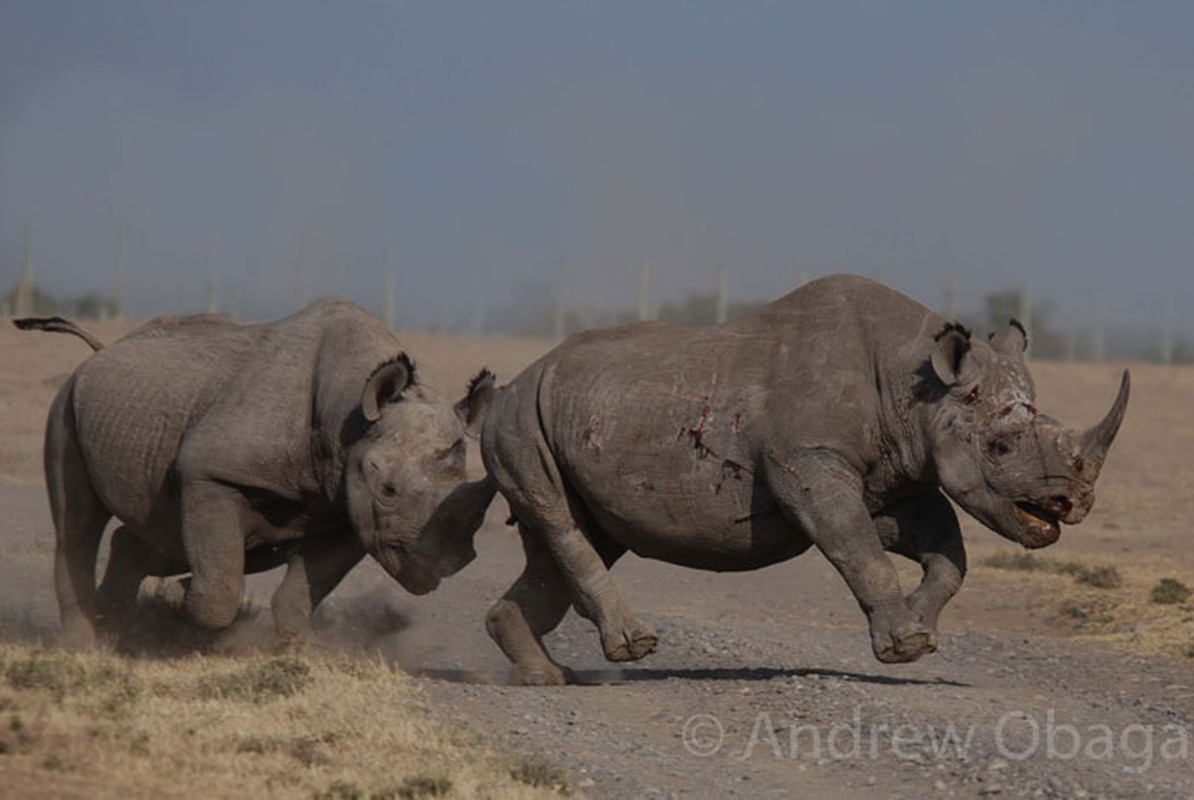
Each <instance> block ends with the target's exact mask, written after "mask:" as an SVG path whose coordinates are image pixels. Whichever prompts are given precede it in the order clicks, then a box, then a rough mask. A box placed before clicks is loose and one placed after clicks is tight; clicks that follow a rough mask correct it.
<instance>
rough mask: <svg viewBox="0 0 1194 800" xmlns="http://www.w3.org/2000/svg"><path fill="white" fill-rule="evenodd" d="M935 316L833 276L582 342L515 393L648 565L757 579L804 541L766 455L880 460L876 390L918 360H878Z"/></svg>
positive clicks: (605, 522)
mask: <svg viewBox="0 0 1194 800" xmlns="http://www.w3.org/2000/svg"><path fill="white" fill-rule="evenodd" d="M926 314H931V312H928V310H927V309H924V307H923V306H920V305H919V304H917V303H914V302H912V301H910V300H908V299H907V298H904V297H903V296H902V295H898V294H897V293H894V292H890V291H889V290H886V289H883V287H880V286H878V285H877V284H874V283H871V282H870V281H866V280H864V279H852V278H842V279H836V278H834V279H826V280H823V281H818V282H816V283H814V284H811V285H810V286H808V287H806V288H805V289H803V290H800V291H798V292H795V293H793V294H791V295H788V296H787V297H785V298H782V299H780V300H779V301H776V302H775V303H772V304H770V305H769V306H766V307H764V308H763V309H762V310H760V311H759V312H757V313H755V314H753V315H750V316H749V317H746V318H744V319H742V320H740V321H738V322H735V323H731V324H729V325H722V326H718V327H715V328H706V329H692V328H683V327H679V326H672V325H662V324H658V323H647V324H636V325H629V326H624V327H621V328H614V329H609V330H605V331H597V332H592V333H587V334H582V335H580V336H578V337H574V338H573V339H571V340H569V341H568V342H566V343H564V344H563V345H561V346H560V347H559V348H557V349H556V350H554V351H552V353H550V354H548V355H547V356H545V357H544V358H543V359H542V360H541V361H540V362H539V363H538V364H536V365H535V366H533V367H532V368H531V369H528V370H527V372H526V373H524V375H523V376H520V377H519V378H518V379H517V380H518V381H520V382H537V384H538V385H537V387H536V391H535V392H531V391H528V389H530V387H529V386H520V387H519V388H520V391H519V392H518V396H519V397H520V398H529V397H535V399H536V402H538V404H539V419H540V420H541V424H542V425H543V428H544V436H545V439H546V441H547V443H548V446H549V448H550V450H551V453H552V455H553V457H554V460H555V461H556V463H557V464H558V465H559V467H560V472H561V476H562V478H563V479H564V481H565V483H566V484H567V485H568V486H569V488H570V489H571V490H572V491H573V492H574V493H575V494H576V495H577V496H578V497H579V498H580V499H581V500H583V501H584V505H585V507H586V509H587V510H588V511H589V513H591V514H592V516H593V518H594V520H595V521H596V522H597V523H598V524H599V525H600V527H601V528H602V529H603V530H604V531H605V532H606V533H608V534H610V535H612V536H614V538H617V539H621V540H622V541H623V543H624V544H626V545H628V546H630V548H631V549H632V550H634V551H635V552H638V553H639V554H640V555H646V556H652V555H656V554H659V555H660V556H661V557H663V554H666V558H667V560H670V561H675V562H679V563H686V564H689V565H692V566H702V565H703V564H705V563H706V562H708V563H714V562H715V563H717V564H718V565H719V566H720V568H722V569H725V568H734V566H737V567H739V568H743V569H746V568H752V567H755V566H758V565H760V564H761V563H769V562H770V561H773V560H782V559H783V558H786V557H788V556H789V555H791V553H792V551H793V549H794V548H799V546H800V543H799V542H794V541H793V538H792V535H791V529H790V527H789V526H787V525H786V524H784V523H783V521H782V520H781V519H780V518H779V517H778V514H777V513H776V511H775V507H774V505H773V504H772V503H771V502H770V500H769V498H768V494H767V492H766V491H765V490H764V489H763V487H762V485H761V481H762V476H761V472H762V463H761V462H762V459H763V458H764V457H765V455H766V453H768V452H774V453H779V454H784V453H791V452H793V451H795V450H797V449H800V448H827V449H832V450H834V451H836V452H840V453H842V454H843V456H845V457H847V458H848V459H849V460H850V461H852V462H853V463H855V464H856V465H857V466H858V468H859V469H860V470H861V471H864V472H865V471H866V470H867V469H868V465H869V464H870V463H871V462H875V461H878V460H879V459H880V457H881V453H880V450H881V449H882V447H883V442H882V436H881V431H880V429H881V427H882V425H881V421H880V416H881V413H882V402H881V400H880V397H879V392H878V391H877V389H878V388H879V387H878V385H877V384H879V383H881V382H882V381H885V380H888V378H887V377H886V372H888V371H891V372H893V373H895V374H899V375H902V374H903V373H905V372H909V373H910V371H911V368H910V366H908V365H909V364H911V363H912V361H907V362H906V363H905V362H903V361H901V363H900V364H899V365H884V366H882V367H879V366H877V364H878V363H879V362H880V361H882V360H884V359H887V360H892V359H897V358H899V355H898V353H897V352H894V351H893V348H894V349H895V350H898V349H899V344H898V343H899V342H902V341H904V340H906V339H914V338H916V337H917V336H918V335H919V331H920V329H921V328H922V327H926V326H927V325H928V323H926V322H924V317H925V315H926ZM522 402H525V400H523V401H522ZM499 413H500V414H508V413H510V410H509V409H505V408H502V409H500V410H499ZM736 554H737V555H738V556H740V557H741V559H742V561H741V562H740V563H738V564H736V565H735V563H734V557H735V555H736ZM710 559H713V561H710Z"/></svg>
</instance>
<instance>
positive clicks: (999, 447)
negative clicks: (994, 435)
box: [987, 439, 1012, 456]
mask: <svg viewBox="0 0 1194 800" xmlns="http://www.w3.org/2000/svg"><path fill="white" fill-rule="evenodd" d="M1011 451H1012V446H1011V445H1010V444H1008V443H1007V442H1006V441H1004V440H1003V439H992V440H991V441H990V442H988V443H987V452H989V453H990V454H991V455H993V456H1006V455H1007V454H1008V453H1010V452H1011Z"/></svg>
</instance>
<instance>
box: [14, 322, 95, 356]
mask: <svg viewBox="0 0 1194 800" xmlns="http://www.w3.org/2000/svg"><path fill="white" fill-rule="evenodd" d="M12 324H13V325H16V326H17V327H18V328H20V329H21V330H23V331H49V332H51V333H73V334H74V335H75V336H78V337H79V338H80V339H82V340H83V341H85V342H87V345H88V346H89V347H90V348H91V349H92V350H96V351H99V350H102V349H103V347H104V343H103V342H101V341H100V340H99V339H97V338H95V337H94V336H92V335H91V334H90V333H88V332H87V331H85V330H83V329H82V328H80V327H79V326H78V325H76V324H75V323H73V322H71V321H70V320H69V319H63V318H62V317H23V318H21V319H14V320H13V321H12Z"/></svg>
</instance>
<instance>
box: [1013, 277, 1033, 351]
mask: <svg viewBox="0 0 1194 800" xmlns="http://www.w3.org/2000/svg"><path fill="white" fill-rule="evenodd" d="M1016 316H1017V318H1018V319H1019V320H1020V324H1021V325H1023V326H1024V332H1025V334H1026V335H1027V337H1028V347H1026V348H1025V349H1024V356H1025V357H1027V356H1029V355H1030V354H1031V353H1032V299H1031V298H1030V297H1029V296H1028V287H1027V286H1025V287H1024V288H1023V289H1022V290H1020V308H1019V310H1018V311H1017V312H1016Z"/></svg>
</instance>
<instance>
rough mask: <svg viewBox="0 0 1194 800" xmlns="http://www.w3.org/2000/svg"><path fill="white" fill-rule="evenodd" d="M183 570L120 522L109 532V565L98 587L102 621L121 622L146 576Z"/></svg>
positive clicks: (105, 623) (119, 624) (114, 625)
mask: <svg viewBox="0 0 1194 800" xmlns="http://www.w3.org/2000/svg"><path fill="white" fill-rule="evenodd" d="M186 571H187V567H186V565H185V564H182V563H180V562H178V561H175V560H174V559H172V558H168V557H166V556H164V555H162V554H161V553H159V552H158V551H157V550H155V549H154V548H153V547H151V546H150V545H149V544H148V543H147V542H146V541H145V540H144V539H143V538H142V537H141V536H139V535H138V534H137V533H135V532H134V531H133V530H132V529H131V528H129V527H128V526H126V525H122V526H120V527H119V528H117V529H116V530H115V531H114V532H113V533H112V543H111V545H110V547H109V554H108V566H107V568H106V569H105V570H104V579H103V581H102V582H101V583H100V586H99V591H98V601H99V602H98V606H99V619H100V622H101V624H102V625H103V626H104V627H106V628H109V629H114V628H119V627H122V626H123V624H124V623H125V622H126V621H127V620H126V618H127V615H128V614H129V612H131V611H132V610H133V609H134V608H135V607H136V604H137V596H138V590H139V589H140V587H141V582H142V581H143V580H145V578H147V577H149V576H151V575H156V576H167V575H179V574H181V573H184V572H186Z"/></svg>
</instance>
